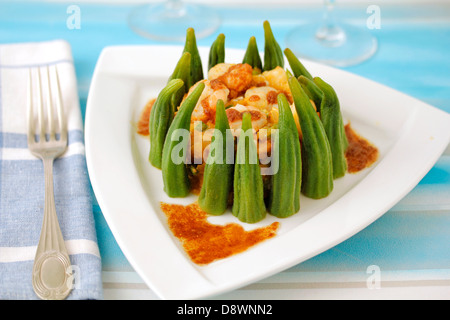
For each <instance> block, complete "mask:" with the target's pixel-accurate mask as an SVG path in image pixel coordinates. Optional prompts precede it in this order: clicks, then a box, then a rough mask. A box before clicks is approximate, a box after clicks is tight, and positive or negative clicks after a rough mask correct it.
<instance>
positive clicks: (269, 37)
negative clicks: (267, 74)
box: [263, 20, 284, 71]
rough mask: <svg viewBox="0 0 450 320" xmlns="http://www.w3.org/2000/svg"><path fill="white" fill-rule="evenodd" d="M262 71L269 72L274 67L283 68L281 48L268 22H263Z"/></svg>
mask: <svg viewBox="0 0 450 320" xmlns="http://www.w3.org/2000/svg"><path fill="white" fill-rule="evenodd" d="M263 27H264V40H265V43H264V71H270V70H273V69H275V68H276V67H282V68H284V56H283V51H281V47H280V45H279V44H278V42H277V40H276V39H275V37H274V35H273V32H272V28H271V27H270V23H269V21H267V20H266V21H264V23H263Z"/></svg>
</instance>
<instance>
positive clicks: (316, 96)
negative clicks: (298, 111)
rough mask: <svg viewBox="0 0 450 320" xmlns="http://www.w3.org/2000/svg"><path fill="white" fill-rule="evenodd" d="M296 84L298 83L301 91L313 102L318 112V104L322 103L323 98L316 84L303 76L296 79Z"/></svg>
mask: <svg viewBox="0 0 450 320" xmlns="http://www.w3.org/2000/svg"><path fill="white" fill-rule="evenodd" d="M298 82H300V85H301V86H302V89H303V90H304V91H305V93H306V94H307V95H308V97H309V98H310V99H311V100H312V101H314V104H315V105H316V108H317V111H318V112H320V104H321V103H322V98H323V92H322V90H320V88H319V87H318V86H317V84H316V83H315V82H314V81H313V80H311V79H309V78H307V77H305V76H300V77H298Z"/></svg>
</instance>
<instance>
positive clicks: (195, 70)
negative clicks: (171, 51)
mask: <svg viewBox="0 0 450 320" xmlns="http://www.w3.org/2000/svg"><path fill="white" fill-rule="evenodd" d="M184 52H189V53H190V54H191V70H190V73H191V76H190V79H189V83H188V86H189V88H190V87H192V86H193V85H194V84H196V83H197V82H198V81H200V80H203V65H202V60H201V58H200V53H199V52H198V47H197V40H196V37H195V31H194V29H193V28H188V29H187V31H186V42H185V44H184V50H183V53H184Z"/></svg>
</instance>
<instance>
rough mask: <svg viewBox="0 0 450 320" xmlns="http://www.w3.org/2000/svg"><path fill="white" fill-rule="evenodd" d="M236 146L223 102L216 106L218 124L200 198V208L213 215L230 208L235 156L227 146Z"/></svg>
mask: <svg viewBox="0 0 450 320" xmlns="http://www.w3.org/2000/svg"><path fill="white" fill-rule="evenodd" d="M229 144H232V145H233V146H234V137H233V134H232V133H231V131H230V125H229V123H228V118H227V114H226V112H225V105H224V102H223V101H222V100H219V101H218V102H217V106H216V124H215V128H214V134H213V138H212V140H211V144H210V153H209V156H208V158H207V160H206V165H205V171H204V174H203V184H202V188H201V190H200V195H199V197H198V204H199V205H200V208H202V209H203V210H204V211H206V212H207V213H209V214H212V215H221V214H223V213H224V212H225V210H226V209H227V207H228V200H229V195H230V193H231V190H232V187H233V167H234V164H233V162H234V158H233V157H234V155H231V158H230V155H229V153H228V152H227V146H228V145H229Z"/></svg>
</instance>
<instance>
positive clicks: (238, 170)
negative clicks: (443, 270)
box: [232, 113, 267, 223]
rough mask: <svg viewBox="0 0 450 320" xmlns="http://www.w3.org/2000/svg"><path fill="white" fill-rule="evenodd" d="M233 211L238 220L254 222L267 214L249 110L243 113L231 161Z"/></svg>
mask: <svg viewBox="0 0 450 320" xmlns="http://www.w3.org/2000/svg"><path fill="white" fill-rule="evenodd" d="M233 186H234V188H233V193H234V197H233V208H232V213H233V215H234V216H236V217H237V218H238V219H239V220H240V221H242V222H246V223H256V222H258V221H260V220H262V219H264V218H265V216H266V213H267V211H266V206H265V203H264V184H263V178H262V175H261V168H260V166H259V159H258V151H257V147H256V143H255V141H254V140H253V129H252V119H251V115H250V113H244V115H243V119H242V130H241V133H240V135H239V139H238V145H237V152H236V162H235V165H234V182H233Z"/></svg>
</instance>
